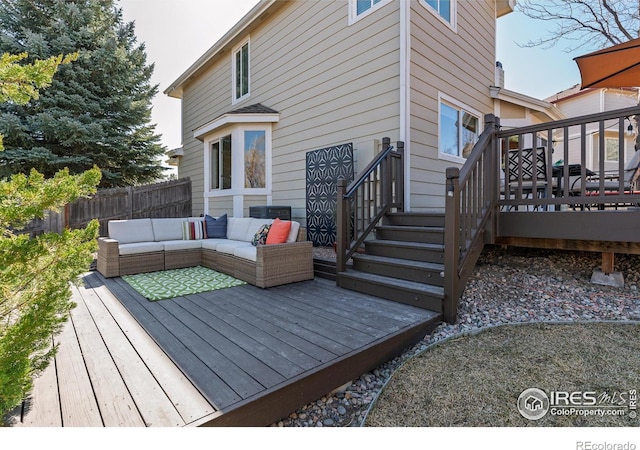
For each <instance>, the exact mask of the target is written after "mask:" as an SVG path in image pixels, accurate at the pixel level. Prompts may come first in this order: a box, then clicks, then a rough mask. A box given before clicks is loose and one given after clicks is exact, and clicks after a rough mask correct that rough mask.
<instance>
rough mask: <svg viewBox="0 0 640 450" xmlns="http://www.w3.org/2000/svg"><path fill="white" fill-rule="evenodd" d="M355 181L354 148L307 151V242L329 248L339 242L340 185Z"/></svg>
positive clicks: (340, 146)
mask: <svg viewBox="0 0 640 450" xmlns="http://www.w3.org/2000/svg"><path fill="white" fill-rule="evenodd" d="M338 177H343V178H345V179H346V180H347V181H348V182H351V181H353V145H352V144H343V145H337V146H335V147H328V148H323V149H320V150H313V151H310V152H307V239H308V240H310V241H311V242H313V245H314V246H320V247H329V246H331V245H333V243H334V242H335V240H336V182H337V181H338Z"/></svg>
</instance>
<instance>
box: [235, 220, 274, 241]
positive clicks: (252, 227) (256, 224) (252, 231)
mask: <svg viewBox="0 0 640 450" xmlns="http://www.w3.org/2000/svg"><path fill="white" fill-rule="evenodd" d="M272 223H273V219H251V223H250V224H249V228H248V229H247V234H246V236H245V237H244V239H242V240H243V241H247V242H251V241H252V240H253V237H254V236H255V235H256V233H257V232H258V230H259V229H260V227H261V226H262V225H271V224H272Z"/></svg>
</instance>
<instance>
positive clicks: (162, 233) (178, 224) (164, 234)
mask: <svg viewBox="0 0 640 450" xmlns="http://www.w3.org/2000/svg"><path fill="white" fill-rule="evenodd" d="M184 221H185V219H183V218H177V219H151V224H152V225H153V235H154V237H155V240H156V241H172V240H175V239H182V222H184Z"/></svg>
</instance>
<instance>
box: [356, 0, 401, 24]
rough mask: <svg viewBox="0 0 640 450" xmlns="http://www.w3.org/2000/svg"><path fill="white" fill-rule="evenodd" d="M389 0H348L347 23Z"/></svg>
mask: <svg viewBox="0 0 640 450" xmlns="http://www.w3.org/2000/svg"><path fill="white" fill-rule="evenodd" d="M390 1H391V0H349V24H352V23H354V22H356V21H357V20H358V19H360V18H361V17H364V16H366V15H368V14H369V13H371V12H373V11H375V10H376V9H378V8H380V7H381V6H382V5H384V4H385V3H389V2H390Z"/></svg>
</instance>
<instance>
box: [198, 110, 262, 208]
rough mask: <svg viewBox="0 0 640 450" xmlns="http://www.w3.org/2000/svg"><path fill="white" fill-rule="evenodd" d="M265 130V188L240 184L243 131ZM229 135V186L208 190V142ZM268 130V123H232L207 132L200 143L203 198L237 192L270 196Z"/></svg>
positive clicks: (242, 167) (242, 177)
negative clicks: (201, 146)
mask: <svg viewBox="0 0 640 450" xmlns="http://www.w3.org/2000/svg"><path fill="white" fill-rule="evenodd" d="M245 131H264V132H265V149H264V158H265V187H264V188H245V187H244V132H245ZM227 135H231V189H211V144H212V143H214V142H216V141H217V140H219V139H220V138H222V137H223V136H227ZM271 140H272V130H271V124H270V123H262V124H236V125H234V126H231V127H227V128H224V129H221V130H218V131H216V132H215V133H211V134H209V135H208V136H206V138H205V139H204V140H203V142H204V198H205V199H206V198H216V197H231V196H237V195H241V196H242V195H267V196H270V195H271V191H272V144H271Z"/></svg>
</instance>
